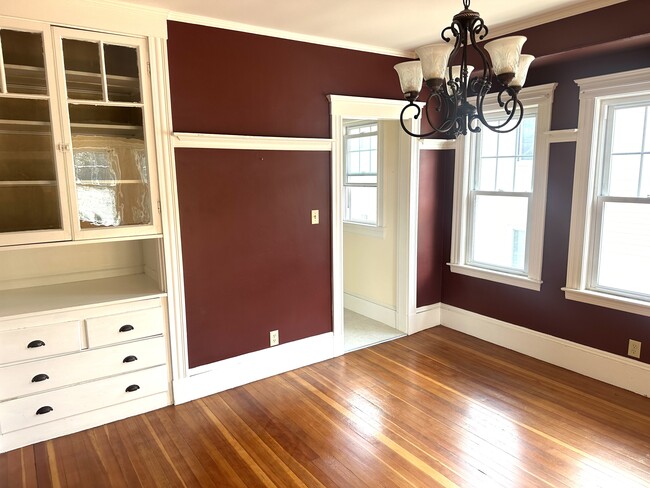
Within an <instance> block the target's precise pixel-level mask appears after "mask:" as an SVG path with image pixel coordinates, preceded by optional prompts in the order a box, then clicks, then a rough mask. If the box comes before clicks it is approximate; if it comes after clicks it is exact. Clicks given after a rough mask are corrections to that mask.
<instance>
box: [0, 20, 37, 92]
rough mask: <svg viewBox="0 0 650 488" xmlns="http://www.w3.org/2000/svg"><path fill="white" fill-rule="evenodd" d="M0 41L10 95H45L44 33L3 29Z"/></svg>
mask: <svg viewBox="0 0 650 488" xmlns="http://www.w3.org/2000/svg"><path fill="white" fill-rule="evenodd" d="M0 38H1V39H2V55H3V58H4V65H5V80H6V82H7V92H9V93H24V94H38V95H46V94H47V83H46V81H45V59H44V58H43V39H42V37H41V34H39V33H31V32H19V31H12V30H4V29H3V30H2V31H0Z"/></svg>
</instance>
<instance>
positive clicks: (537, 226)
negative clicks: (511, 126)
mask: <svg viewBox="0 0 650 488" xmlns="http://www.w3.org/2000/svg"><path fill="white" fill-rule="evenodd" d="M556 86H557V84H556V83H550V84H547V85H540V86H535V87H529V88H524V89H523V90H522V91H521V92H520V93H519V99H520V100H521V102H522V104H523V105H524V109H525V110H526V109H528V110H531V109H535V110H536V111H537V121H536V128H535V155H534V169H533V187H532V194H531V196H530V199H531V202H530V206H529V214H528V229H527V238H526V249H527V253H526V258H527V267H526V270H527V271H526V272H524V273H520V272H516V273H515V272H512V273H511V272H508V271H506V270H497V269H489V268H484V267H479V266H475V265H471V264H469V263H468V257H469V256H468V247H469V246H468V244H469V242H468V239H469V238H470V225H469V223H470V222H471V220H470V219H471V216H470V215H469V212H470V205H469V198H470V188H471V186H470V185H471V181H472V180H471V179H472V178H473V175H472V168H473V165H474V164H473V161H471V160H470V158H472V156H473V152H474V151H473V148H472V147H471V144H472V141H473V140H474V138H472V137H469V136H467V137H464V136H461V137H460V138H459V140H458V143H457V148H456V162H455V172H454V207H453V219H452V236H451V259H450V262H449V263H448V264H449V266H450V268H451V271H452V272H454V273H459V274H463V275H467V276H472V277H475V278H481V279H485V280H489V281H494V282H497V283H503V284H507V285H511V286H518V287H521V288H526V289H529V290H536V291H539V290H540V289H541V285H542V254H543V245H544V219H545V214H546V185H547V174H548V154H549V147H550V137H549V131H550V127H551V109H552V105H553V92H554V90H555V87H556ZM483 108H484V111H485V112H486V113H489V112H492V111H495V112H496V111H499V110H502V109H501V108H500V107H499V105H498V102H497V99H496V94H493V95H490V96H488V97H486V100H485V104H484V107H483ZM483 130H489V129H483Z"/></svg>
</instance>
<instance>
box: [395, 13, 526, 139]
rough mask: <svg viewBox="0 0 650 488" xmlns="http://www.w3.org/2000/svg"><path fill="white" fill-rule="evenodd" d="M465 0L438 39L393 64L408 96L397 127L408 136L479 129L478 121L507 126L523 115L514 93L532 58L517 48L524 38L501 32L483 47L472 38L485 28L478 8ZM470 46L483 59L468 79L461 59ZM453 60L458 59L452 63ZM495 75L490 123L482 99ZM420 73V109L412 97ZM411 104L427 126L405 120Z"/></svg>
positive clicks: (481, 34) (505, 129)
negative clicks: (421, 129)
mask: <svg viewBox="0 0 650 488" xmlns="http://www.w3.org/2000/svg"><path fill="white" fill-rule="evenodd" d="M469 4H470V0H463V6H464V7H465V9H464V10H463V11H462V12H460V13H458V14H456V15H455V16H454V19H453V21H452V23H451V25H450V26H449V27H446V28H445V29H443V31H442V34H441V36H442V39H443V41H445V42H444V43H439V44H430V45H427V46H423V47H420V48H418V49H416V50H415V52H416V54H417V56H418V58H419V61H406V62H404V63H399V64H397V65H396V66H395V70H396V71H397V73H398V75H399V80H400V85H401V88H402V93H404V98H406V100H408V102H409V103H408V105H406V106H405V107H404V108H403V109H402V113H401V115H400V123H401V125H402V129H404V131H405V132H406V133H407V134H409V135H411V136H413V137H428V136H431V135H433V134H436V133H442V134H448V135H450V136H452V137H454V138H455V137H458V136H459V135H460V134H463V135H467V131H468V130H469V131H470V132H480V131H481V125H482V126H484V127H487V128H488V129H490V130H492V131H494V132H500V133H504V132H510V131H512V130H514V129H515V128H517V126H518V125H519V123H520V122H521V119H522V118H523V115H524V107H523V105H522V103H521V101H520V100H519V98H518V97H517V95H518V93H519V91H520V90H521V87H522V86H523V84H524V81H525V79H526V74H527V73H528V68H529V67H530V63H532V62H533V59H535V58H534V57H533V56H530V55H527V54H523V55H522V54H521V48H522V46H523V44H524V42H526V38H525V37H524V36H511V37H504V38H501V39H496V40H494V41H491V42H488V43H486V44H485V47H484V48H483V47H481V46H479V45H478V44H477V38H478V40H479V41H481V40H483V39H484V38H485V36H487V33H488V28H487V26H486V25H485V22H484V21H483V19H482V18H481V17H480V15H479V13H478V12H475V11H473V10H470V9H469ZM452 38H453V39H454V41H453V42H451V41H452ZM470 46H471V49H472V50H473V51H474V52H476V53H477V54H478V57H479V59H480V62H481V63H482V65H483V69H482V71H481V72H480V73H479V74H478V75H477V76H475V77H474V78H471V79H470V74H471V73H472V71H473V70H474V68H473V67H472V66H469V65H468V64H467V62H468V52H471V50H470ZM486 51H487V53H489V58H488V55H487V54H486ZM456 60H458V61H456ZM454 62H457V63H458V62H459V63H460V64H456V65H454ZM495 78H496V88H497V89H498V91H497V95H496V100H497V102H498V104H499V107H500V108H501V109H502V110H503V113H504V115H503V118H502V119H500V120H499V121H498V122H496V123H495V124H494V125H492V124H490V123H489V122H488V121H487V120H486V118H485V114H484V112H483V103H484V102H485V97H486V95H487V94H488V93H489V92H490V90H491V89H492V85H493V81H494V80H495ZM423 79H424V82H425V84H426V85H427V88H428V89H429V95H428V97H427V101H426V103H425V105H424V108H422V109H421V108H420V105H419V104H418V103H416V100H417V98H418V97H419V95H420V91H421V89H422V80H423ZM474 97H475V98H474ZM472 102H474V103H472ZM411 108H414V109H415V111H416V113H415V115H414V118H416V119H417V118H418V117H419V116H420V114H421V112H424V116H425V117H426V119H427V122H428V123H429V125H430V126H431V128H432V130H431V131H429V132H425V133H423V134H415V133H413V132H411V131H410V130H409V129H408V128H407V127H406V126H405V124H404V115H405V113H406V112H407V111H408V110H410V109H411ZM436 113H437V114H436ZM441 116H442V121H441V122H440V118H441ZM479 122H480V124H479Z"/></svg>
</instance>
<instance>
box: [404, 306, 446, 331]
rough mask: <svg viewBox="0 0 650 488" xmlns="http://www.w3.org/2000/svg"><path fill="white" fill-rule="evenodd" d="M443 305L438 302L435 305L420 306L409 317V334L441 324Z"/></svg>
mask: <svg viewBox="0 0 650 488" xmlns="http://www.w3.org/2000/svg"><path fill="white" fill-rule="evenodd" d="M441 306H442V304H441V303H440V302H438V303H435V304H433V305H427V306H425V307H418V308H417V309H416V310H415V313H414V314H413V315H411V316H410V317H409V327H408V329H409V330H408V333H409V335H411V334H416V333H417V332H422V331H423V330H426V329H430V328H432V327H437V326H439V325H440V310H441Z"/></svg>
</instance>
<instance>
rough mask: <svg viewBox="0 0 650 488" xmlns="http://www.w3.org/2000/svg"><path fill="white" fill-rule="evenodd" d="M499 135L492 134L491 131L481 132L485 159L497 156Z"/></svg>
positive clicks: (482, 150) (482, 151) (482, 152)
mask: <svg viewBox="0 0 650 488" xmlns="http://www.w3.org/2000/svg"><path fill="white" fill-rule="evenodd" d="M498 137H499V134H498V133H496V132H492V131H491V130H487V129H484V130H483V131H481V138H480V141H481V142H480V144H481V154H482V155H483V157H489V156H496V155H497V140H498Z"/></svg>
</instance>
